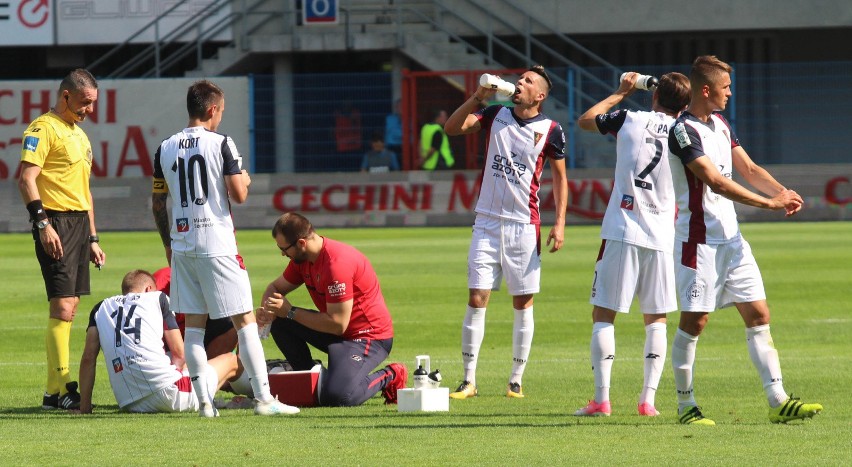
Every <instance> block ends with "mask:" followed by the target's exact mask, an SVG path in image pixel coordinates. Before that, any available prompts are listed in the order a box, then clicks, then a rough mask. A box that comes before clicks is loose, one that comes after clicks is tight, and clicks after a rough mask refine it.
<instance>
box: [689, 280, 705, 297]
mask: <svg viewBox="0 0 852 467" xmlns="http://www.w3.org/2000/svg"><path fill="white" fill-rule="evenodd" d="M706 288H707V287H706V286H705V285H704V282H702V281H700V280H697V279H696V280H695V281H693V282H692V284H691V285H690V286H689V289H688V290H687V291H686V300H687V301H688V302H689V303H699V302H700V301H701V299H702V298H703V297H704V290H705V289H706Z"/></svg>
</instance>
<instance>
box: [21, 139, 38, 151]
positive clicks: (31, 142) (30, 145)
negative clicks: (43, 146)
mask: <svg viewBox="0 0 852 467" xmlns="http://www.w3.org/2000/svg"><path fill="white" fill-rule="evenodd" d="M37 147H38V138H36V137H35V136H27V137H26V138H24V151H35V150H36V148H37Z"/></svg>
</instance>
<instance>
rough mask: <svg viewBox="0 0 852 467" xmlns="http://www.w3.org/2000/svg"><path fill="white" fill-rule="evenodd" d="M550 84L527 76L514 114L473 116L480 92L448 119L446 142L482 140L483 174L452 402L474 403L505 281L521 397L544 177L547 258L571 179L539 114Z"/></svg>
mask: <svg viewBox="0 0 852 467" xmlns="http://www.w3.org/2000/svg"><path fill="white" fill-rule="evenodd" d="M551 86H552V84H551V82H550V78H549V77H548V76H547V73H546V72H545V70H544V68H543V67H541V66H534V67H532V68H530V69H529V70H528V71H526V72H524V73H523V74H522V75H521V77H520V78H519V79H518V82H517V92H516V93H515V94H514V95H513V96H512V103H513V104H514V107H504V106H502V105H492V106H489V107H486V108H485V109H481V110H476V109H478V108H479V106H480V104H481V103H482V102H483V101H485V100H487V99H490V98H491V97H492V96H493V95H494V92H495V90H493V89H489V88H485V87H481V86H480V87H479V88H477V90H476V92H474V94H473V95H472V96H471V97H470V98H469V99H468V100H467V101H465V102H464V103H463V104H462V105H461V106H460V107H459V108H458V109H456V111H455V112H453V114H452V115H451V116H450V117H449V118H448V119H447V122H446V124H445V125H444V129H445V130H446V132H447V134H448V135H450V136H455V135H462V134H469V133H475V132H478V131H480V130H483V129H484V130H485V131H486V132H487V135H488V137H487V144H486V148H487V151H488V152H487V154H486V161H485V167H484V169H483V171H482V179H481V183H480V186H481V187H480V190H479V200H478V201H477V203H476V220H475V222H474V225H473V236H472V240H471V244H470V250H469V252H468V284H467V285H468V302H467V313H466V314H465V317H464V321H463V323H462V344H461V347H462V360H463V364H464V380H463V381H462V383H461V384H460V385H459V387H458V389H457V390H456V391H454V392H452V393H450V397H452V398H453V399H466V398H468V397H473V396H476V395H477V387H476V363H477V358H478V357H479V349H480V347H481V346H482V339H483V336H484V335H485V310H486V307H487V306H488V299H489V297H490V295H491V290H499V288H500V282H501V280H502V276H503V275H504V274H505V276H506V285H507V288H508V289H509V293H510V294H511V295H512V305H513V308H514V310H515V312H514V315H515V316H514V325H513V333H512V372H511V374H510V376H509V381H508V385H507V389H506V396H507V397H510V398H520V397H524V393H523V388H522V383H523V381H522V378H523V374H524V369H525V368H526V364H527V359H528V358H529V354H530V347H531V346H532V338H533V330H534V320H533V295H534V294H536V293H538V291H539V287H540V276H541V234H540V229H541V218H540V215H539V194H538V190H539V187H540V186H541V174H542V170H543V168H544V165H545V164H546V163H550V171H551V173H552V176H553V198H554V205H555V209H556V220H555V221H554V224H553V228H552V229H551V230H550V234H549V235H548V237H547V245H551V244H552V246H551V248H550V252H551V253H553V252H556V251H558V250H559V249H560V248H562V242H563V238H564V230H565V211H566V209H567V206H568V177H567V172H566V169H565V134H564V133H563V132H562V127H561V126H560V125H559V123H558V122H556V121H555V120H551V119H550V118H548V117H547V116H545V115H544V114H542V113H541V106H542V104H543V103H544V100H545V99H547V95H548V93H550V88H551Z"/></svg>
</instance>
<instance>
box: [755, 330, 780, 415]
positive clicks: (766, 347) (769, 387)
mask: <svg viewBox="0 0 852 467" xmlns="http://www.w3.org/2000/svg"><path fill="white" fill-rule="evenodd" d="M746 344H747V346H748V354H749V356H750V357H751V362H752V363H753V364H754V367H755V368H757V372H758V373H760V380H761V382H763V390H764V391H766V400H767V401H768V402H769V406H770V407H778V406H779V405H781V404H783V403H784V402H785V401H786V400H787V393H786V392H785V391H784V385H783V384H782V381H781V362H780V361H779V360H778V351H777V350H775V344H773V343H772V335H771V334H769V325H768V324H765V325H763V326H755V327H753V328H746Z"/></svg>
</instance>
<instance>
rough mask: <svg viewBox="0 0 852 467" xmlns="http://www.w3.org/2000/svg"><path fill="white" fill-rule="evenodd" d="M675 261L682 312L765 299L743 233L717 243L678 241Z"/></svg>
mask: <svg viewBox="0 0 852 467" xmlns="http://www.w3.org/2000/svg"><path fill="white" fill-rule="evenodd" d="M675 264H676V266H675V271H676V276H677V292H678V299H679V300H680V309H681V310H683V311H701V312H710V311H713V310H717V309H720V308H727V307H729V306H731V305H733V304H735V303H749V302H756V301H758V300H765V299H766V290H765V289H764V288H763V277H762V276H761V275H760V269H759V268H758V267H757V261H755V259H754V256H753V255H752V254H751V246H750V245H749V244H748V242H747V241H746V240H745V239H744V238H743V237H742V236H737V238H735V239H734V240H733V241H731V242H729V243H722V244H719V245H706V244H703V243H691V242H678V243H677V244H676V246H675Z"/></svg>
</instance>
